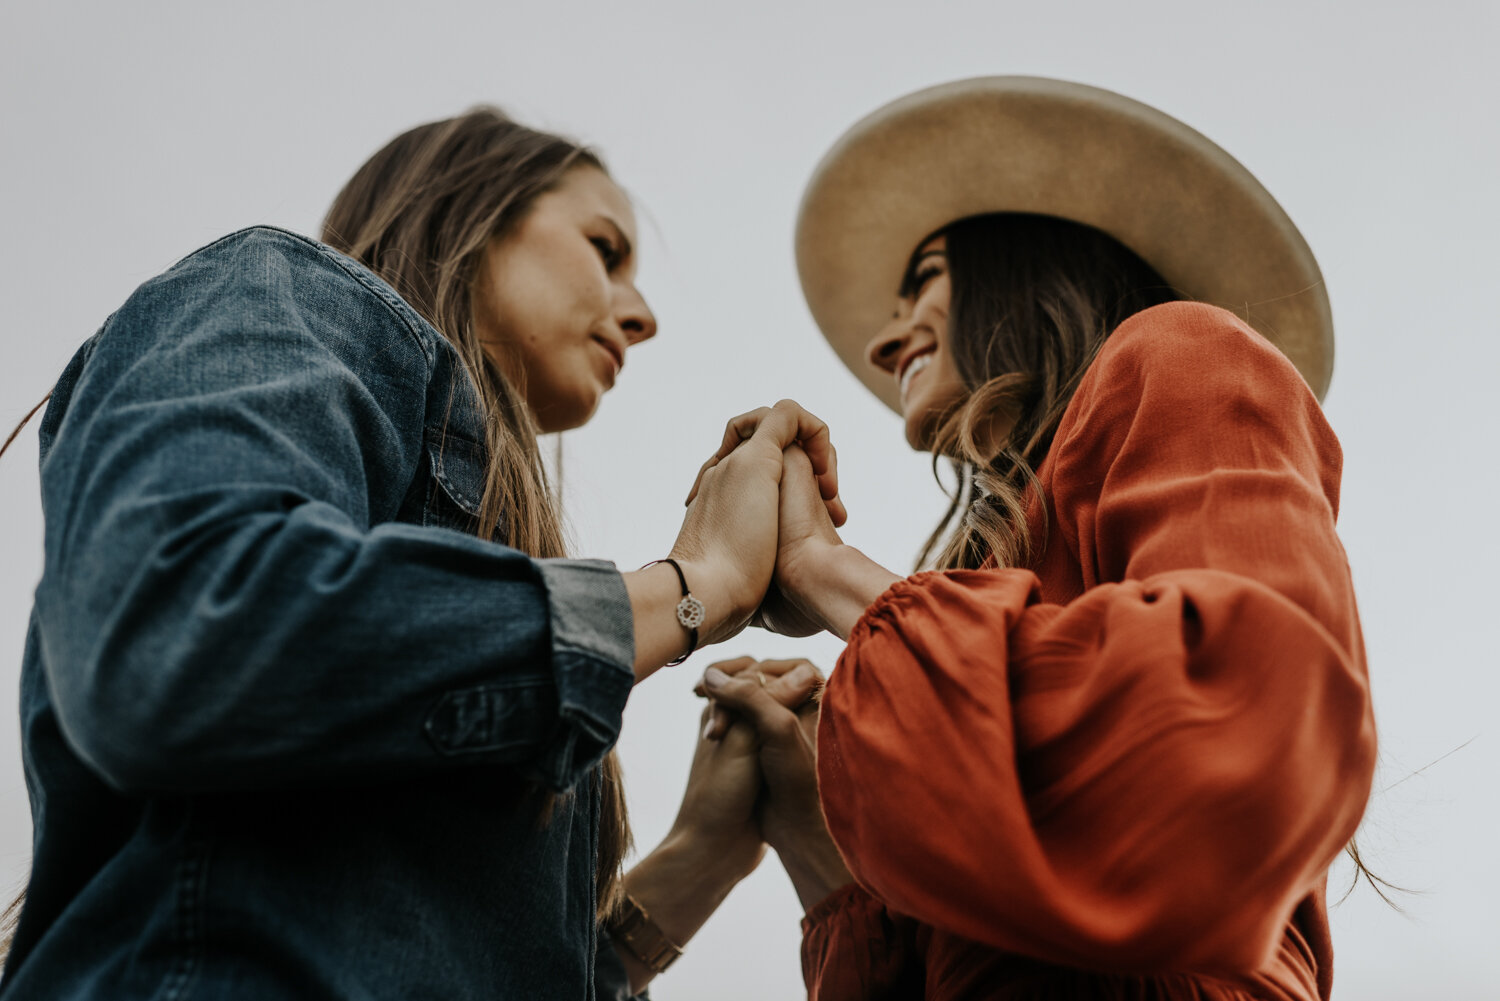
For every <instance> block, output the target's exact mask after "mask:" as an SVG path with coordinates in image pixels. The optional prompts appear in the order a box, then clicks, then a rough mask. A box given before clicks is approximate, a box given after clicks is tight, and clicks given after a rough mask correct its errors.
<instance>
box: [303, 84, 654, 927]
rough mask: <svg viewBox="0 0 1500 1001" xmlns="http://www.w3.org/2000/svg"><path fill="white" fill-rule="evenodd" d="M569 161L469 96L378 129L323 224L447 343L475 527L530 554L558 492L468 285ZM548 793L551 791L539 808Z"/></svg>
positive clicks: (571, 149)
mask: <svg viewBox="0 0 1500 1001" xmlns="http://www.w3.org/2000/svg"><path fill="white" fill-rule="evenodd" d="M579 167H590V168H593V169H595V170H600V171H603V170H604V169H605V168H604V164H603V162H602V161H601V160H600V158H599V156H598V154H596V153H594V152H593V151H591V150H589V149H586V148H584V147H582V146H579V145H577V144H576V143H573V142H570V141H569V140H567V139H564V138H562V137H560V136H556V135H552V134H550V133H546V132H540V131H538V130H536V129H532V128H528V127H526V126H524V125H521V124H519V123H517V122H514V121H512V120H511V119H510V118H508V117H507V116H506V115H505V114H504V113H503V112H501V111H500V110H498V109H496V108H491V107H484V106H481V107H476V108H473V109H471V110H470V111H468V112H466V113H465V114H462V115H459V116H458V117H456V118H449V119H444V120H442V121H437V122H430V123H428V124H426V125H419V126H417V127H416V128H414V129H410V130H409V131H406V132H403V133H402V134H401V135H399V136H397V137H396V138H394V139H392V140H391V141H390V142H389V143H387V144H386V145H385V146H384V147H383V148H381V149H380V151H379V152H377V153H376V154H375V155H374V156H372V157H370V159H369V160H367V161H366V162H365V164H364V166H362V167H360V168H359V170H358V171H356V172H355V174H354V176H353V177H352V178H350V179H349V183H347V184H346V185H344V189H343V190H342V191H340V192H339V193H338V196H337V197H336V198H335V199H334V200H333V205H332V206H331V207H330V208H329V210H328V215H327V216H326V217H325V218H324V220H323V231H322V234H321V239H322V240H323V242H324V243H326V244H328V245H329V246H331V247H333V248H335V249H337V250H340V251H343V252H344V253H346V254H348V255H349V256H350V257H353V258H355V259H356V260H358V261H359V262H360V263H361V264H363V265H364V266H365V267H367V268H369V269H370V270H371V271H373V272H375V274H377V275H379V276H380V277H381V278H383V279H385V281H386V282H387V283H388V284H389V285H390V286H391V287H392V288H394V289H395V290H396V291H397V292H398V293H400V295H401V297H402V298H403V299H405V300H406V301H407V302H408V303H410V304H411V305H412V307H413V308H414V309H416V310H417V312H419V313H421V314H422V315H423V316H424V317H426V318H427V320H428V322H430V323H431V324H432V325H433V326H434V327H436V328H437V329H438V331H439V332H440V333H442V335H443V336H444V337H446V338H447V339H448V341H449V342H450V343H451V344H452V345H453V347H454V348H455V349H456V350H457V352H458V355H459V357H460V358H462V359H463V363H464V368H465V369H466V370H467V372H468V373H469V376H470V378H471V379H472V380H473V383H474V386H475V388H476V389H477V390H478V394H479V399H480V402H481V405H482V407H483V410H484V415H485V444H486V445H487V446H488V464H487V467H486V472H485V484H484V492H483V494H482V495H481V499H480V505H479V524H478V527H477V532H478V534H479V535H480V536H481V537H483V538H493V539H498V540H499V541H501V542H504V543H505V544H506V545H508V546H510V547H512V548H514V549H519V550H520V551H521V552H524V553H528V554H530V555H532V556H537V557H555V556H565V555H567V553H566V544H565V542H564V539H563V530H562V517H561V514H560V512H559V509H558V503H557V495H556V494H555V492H554V491H553V490H552V488H551V486H550V484H549V483H548V478H547V471H546V468H545V467H544V466H543V464H542V456H541V450H540V449H539V448H538V446H537V427H536V422H535V420H534V418H533V416H532V414H531V411H530V409H529V408H528V407H527V405H526V400H525V398H524V397H523V396H522V394H521V392H520V390H519V388H518V387H517V386H515V385H514V384H513V383H512V382H511V381H510V380H509V379H507V378H506V376H505V374H504V373H503V372H502V371H501V370H500V368H499V367H498V366H496V365H495V364H494V363H493V362H492V361H491V360H490V358H489V356H488V355H487V354H486V353H485V350H484V346H483V345H482V344H481V343H480V342H479V336H478V333H477V332H476V330H475V328H474V321H473V294H472V293H473V286H474V280H475V277H476V276H477V275H478V273H479V266H480V261H481V258H482V257H483V255H484V251H485V248H486V247H487V246H488V245H489V244H490V242H491V241H492V240H494V239H496V238H504V237H505V236H506V235H508V234H509V233H511V232H513V231H514V230H515V228H516V227H517V225H519V223H520V222H521V220H522V219H523V218H524V217H525V216H526V213H527V211H528V210H529V209H530V208H531V206H532V204H533V203H534V202H535V201H536V199H537V198H538V197H539V196H540V195H542V194H545V193H546V192H547V191H549V190H551V189H552V188H553V187H555V186H556V185H557V184H558V183H559V182H560V181H561V180H562V179H563V177H564V175H566V174H567V173H568V171H570V170H574V169H576V168H579ZM600 778H601V781H602V784H603V794H604V799H603V804H602V808H601V813H600V830H599V855H598V871H597V885H598V900H597V904H598V910H599V916H600V917H601V918H602V917H604V916H606V915H607V914H608V913H609V912H610V911H611V910H612V909H613V908H614V906H615V904H616V903H617V901H618V898H619V892H620V878H619V877H620V865H621V863H622V862H623V860H624V858H625V854H626V852H628V851H629V850H630V841H631V838H630V824H629V820H628V818H627V816H626V811H625V795H624V789H623V784H622V780H621V774H620V760H619V756H618V755H617V754H616V752H614V751H610V753H609V754H608V755H607V756H606V757H605V759H604V764H603V766H602V768H601V770H600ZM554 802H555V797H548V799H547V801H546V803H545V804H544V806H543V809H542V815H543V817H547V816H550V814H551V810H552V806H553V804H554Z"/></svg>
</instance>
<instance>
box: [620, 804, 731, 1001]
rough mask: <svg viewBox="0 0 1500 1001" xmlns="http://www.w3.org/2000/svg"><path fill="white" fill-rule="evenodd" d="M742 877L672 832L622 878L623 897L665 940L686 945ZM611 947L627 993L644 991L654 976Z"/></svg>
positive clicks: (627, 954)
mask: <svg viewBox="0 0 1500 1001" xmlns="http://www.w3.org/2000/svg"><path fill="white" fill-rule="evenodd" d="M746 875H747V873H745V872H743V871H740V870H739V869H735V868H729V867H727V866H726V865H725V863H724V855H723V853H722V852H712V851H710V850H708V849H707V848H706V846H702V845H701V844H699V843H697V842H695V840H694V839H693V838H691V837H689V836H686V835H682V834H678V833H675V832H674V833H673V834H669V835H667V837H666V839H665V840H664V841H662V843H661V844H660V845H658V846H657V847H656V849H655V850H654V851H652V852H651V853H650V854H649V855H647V856H646V857H645V858H643V859H641V861H640V862H639V863H637V864H636V866H635V867H634V868H633V869H631V870H630V872H628V873H626V874H625V892H626V893H628V894H630V896H631V897H632V898H634V899H635V901H636V903H638V904H640V906H641V908H642V909H644V910H645V911H646V913H648V914H649V915H650V916H651V920H652V921H653V922H655V924H656V926H657V927H658V928H660V929H661V930H662V933H663V934H664V935H666V937H667V938H668V939H670V940H671V941H672V942H673V943H674V944H676V945H678V946H685V945H687V943H688V941H689V940H690V939H691V938H692V937H693V936H694V935H695V934H697V932H698V929H699V928H702V927H703V925H704V923H705V922H707V921H708V919H709V918H710V917H712V916H713V913H714V911H716V910H718V908H719V905H720V904H722V903H723V902H724V899H725V898H726V897H728V896H729V891H731V890H733V889H734V887H735V886H736V885H738V884H739V882H740V880H742V879H744V878H745V876H746ZM611 941H613V940H611ZM614 947H615V950H616V951H617V952H618V953H619V955H620V958H621V960H622V961H623V962H624V964H625V970H626V972H627V973H628V974H629V976H630V988H631V990H632V991H633V992H634V993H637V994H638V993H640V992H641V991H643V990H645V989H646V985H647V984H649V983H650V982H651V980H652V979H653V978H654V977H655V976H656V973H655V972H654V971H652V970H651V969H650V968H649V967H647V966H646V964H645V963H642V962H641V961H640V960H639V959H637V958H636V957H635V955H634V954H632V953H631V951H630V950H629V949H628V948H625V947H624V946H622V945H620V944H619V943H614Z"/></svg>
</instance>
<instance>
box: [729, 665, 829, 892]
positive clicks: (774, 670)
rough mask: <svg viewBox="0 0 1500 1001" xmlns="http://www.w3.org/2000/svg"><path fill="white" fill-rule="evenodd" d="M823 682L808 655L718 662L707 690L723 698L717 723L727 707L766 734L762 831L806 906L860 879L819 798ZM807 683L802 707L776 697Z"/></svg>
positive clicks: (737, 720)
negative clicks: (819, 694)
mask: <svg viewBox="0 0 1500 1001" xmlns="http://www.w3.org/2000/svg"><path fill="white" fill-rule="evenodd" d="M768 678H775V679H777V680H776V681H774V682H769V681H768V680H767V679H768ZM821 681H822V674H821V673H820V672H819V671H818V669H817V668H816V667H814V666H813V665H812V664H811V663H810V662H808V661H805V660H767V661H760V662H756V661H734V662H729V663H723V664H716V665H714V666H713V667H710V668H709V669H708V670H707V671H706V672H705V673H704V675H703V690H704V692H705V693H706V694H707V695H708V696H709V697H710V698H712V699H713V700H714V701H715V703H716V707H715V717H716V718H715V720H713V721H711V722H710V727H711V728H712V727H715V726H716V725H717V723H718V718H719V713H720V710H728V711H729V712H731V713H732V714H733V716H734V717H735V722H734V724H733V726H734V727H736V728H737V727H741V726H745V725H747V724H748V725H750V726H752V727H754V728H755V732H756V734H757V736H758V737H759V739H760V769H761V774H762V776H764V778H765V783H766V791H765V793H764V794H763V797H762V800H761V804H760V830H761V836H762V837H764V838H765V840H766V843H767V844H769V845H770V846H771V847H772V848H775V849H776V854H777V855H778V856H779V857H780V858H781V864H782V866H783V867H784V868H785V869H786V872H787V875H788V876H790V877H791V880H792V886H793V887H794V888H795V889H796V891H797V897H798V899H799V900H800V901H801V902H802V907H803V909H804V910H811V909H812V908H813V907H814V906H816V905H817V904H818V903H819V902H820V901H822V900H823V899H824V898H825V897H827V896H828V894H830V893H832V892H833V891H834V890H837V889H839V888H840V887H842V886H846V885H848V884H849V883H851V882H853V881H854V878H853V877H852V876H851V875H850V874H849V869H848V867H846V866H845V865H844V860H843V857H842V856H840V855H839V851H838V848H837V847H836V846H835V845H834V843H833V838H832V837H831V836H830V835H829V833H828V827H827V825H826V824H825V823H824V821H823V810H822V807H821V805H820V804H819V802H818V754H817V731H818V699H817V694H816V692H817V689H820V688H821ZM814 684H816V686H817V689H815V688H814V687H813V686H814ZM773 685H774V686H776V688H775V690H773V687H772V686H773ZM804 687H806V688H808V689H809V690H811V691H813V695H812V697H810V698H808V699H807V700H806V701H805V702H802V703H801V704H800V705H798V706H794V707H788V706H786V705H785V704H783V701H782V700H781V699H779V698H777V695H778V694H780V689H781V688H795V689H801V688H804ZM712 735H713V731H712V730H711V731H710V733H709V736H712Z"/></svg>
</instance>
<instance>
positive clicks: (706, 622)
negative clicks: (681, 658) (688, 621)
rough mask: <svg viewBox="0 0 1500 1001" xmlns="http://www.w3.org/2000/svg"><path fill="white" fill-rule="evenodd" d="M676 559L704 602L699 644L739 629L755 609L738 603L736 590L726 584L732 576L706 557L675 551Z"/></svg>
mask: <svg viewBox="0 0 1500 1001" xmlns="http://www.w3.org/2000/svg"><path fill="white" fill-rule="evenodd" d="M672 558H673V559H675V560H676V561H677V565H678V566H680V567H681V568H682V575H683V579H684V580H686V581H687V586H688V590H689V591H690V592H691V593H692V595H693V597H695V598H697V599H698V601H699V602H701V603H702V605H703V623H702V625H700V626H699V627H698V646H699V647H700V648H702V647H705V646H709V645H711V644H714V643H717V642H719V641H720V640H721V639H726V638H728V636H729V635H731V634H733V633H735V632H738V631H739V627H741V626H743V625H744V623H745V620H746V619H748V618H749V616H750V613H751V612H752V611H754V609H745V608H741V607H739V606H738V605H737V604H736V601H735V595H734V592H733V591H732V590H731V589H730V588H729V587H728V586H727V585H726V579H727V577H728V575H727V574H726V573H724V572H722V571H720V570H717V569H716V568H715V567H714V566H712V565H711V564H710V563H708V562H707V561H704V560H699V559H694V558H692V557H682V556H677V555H675V554H673V557H672ZM684 636H686V633H684ZM685 643H686V639H684V644H685ZM684 648H685V647H684Z"/></svg>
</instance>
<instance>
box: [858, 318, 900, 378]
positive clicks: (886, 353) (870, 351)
mask: <svg viewBox="0 0 1500 1001" xmlns="http://www.w3.org/2000/svg"><path fill="white" fill-rule="evenodd" d="M910 340H911V321H910V320H909V319H907V320H903V319H901V318H899V317H898V318H895V319H893V320H891V322H890V323H887V324H886V325H885V326H884V327H883V328H882V329H881V331H880V333H878V334H876V335H875V337H874V338H873V339H872V340H871V341H870V343H869V344H868V345H867V346H866V347H865V360H866V361H868V362H869V363H870V364H871V365H874V366H875V367H876V368H878V369H880V370H881V371H882V372H889V373H891V374H892V375H894V374H895V372H896V362H897V361H899V360H900V358H901V352H902V351H903V350H904V349H905V348H906V345H907V343H908V342H909V341H910Z"/></svg>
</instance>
